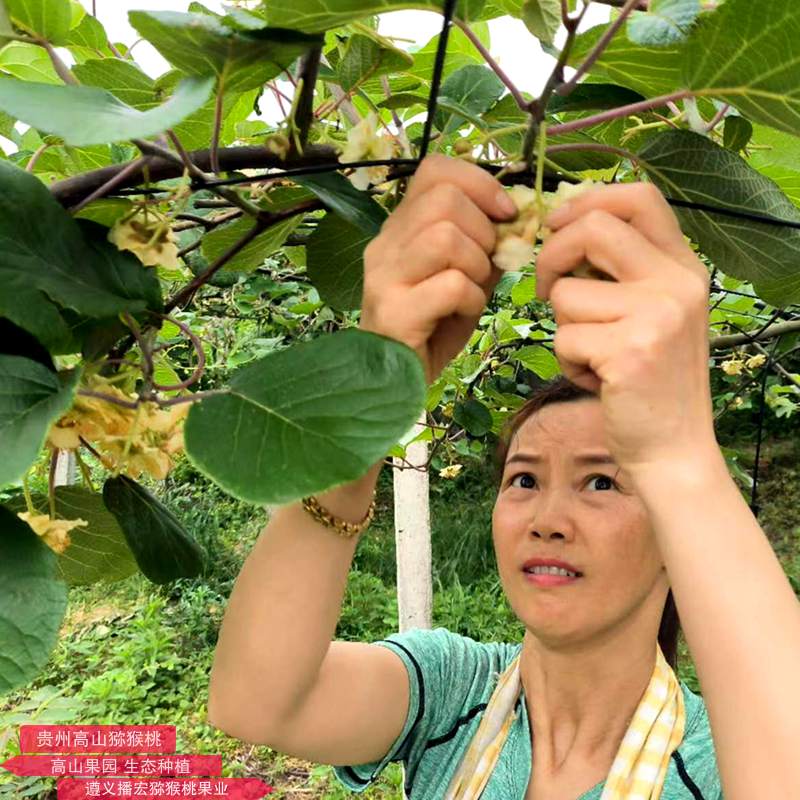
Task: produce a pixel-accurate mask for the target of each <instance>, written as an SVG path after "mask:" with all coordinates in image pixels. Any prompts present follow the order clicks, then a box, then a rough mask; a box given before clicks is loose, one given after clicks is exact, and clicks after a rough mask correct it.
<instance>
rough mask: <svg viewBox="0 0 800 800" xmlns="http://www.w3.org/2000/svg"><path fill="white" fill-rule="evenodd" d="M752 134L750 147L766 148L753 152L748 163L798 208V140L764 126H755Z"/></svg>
mask: <svg viewBox="0 0 800 800" xmlns="http://www.w3.org/2000/svg"><path fill="white" fill-rule="evenodd" d="M728 119H729V118H726V120H725V123H726V124H727V121H728ZM753 131H754V132H753V144H757V145H762V146H763V145H766V146H767V148H768V149H766V150H752V151H751V153H750V157H749V159H748V163H749V164H750V166H751V167H753V168H754V169H757V170H758V171H759V172H760V173H761V174H762V175H766V176H767V177H768V178H771V179H772V180H773V181H775V183H777V184H778V186H780V187H781V190H782V191H783V192H784V193H785V194H786V196H787V197H788V198H789V199H790V200H791V201H792V202H793V203H794V204H795V205H796V206H798V207H800V139H798V138H797V137H795V136H791V135H790V134H788V133H783V132H781V131H776V130H775V129H774V128H768V127H767V126H766V125H754V126H753Z"/></svg>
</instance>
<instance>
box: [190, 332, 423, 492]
mask: <svg viewBox="0 0 800 800" xmlns="http://www.w3.org/2000/svg"><path fill="white" fill-rule="evenodd" d="M424 403H425V375H424V371H423V367H422V362H421V361H420V359H419V358H418V356H417V355H416V353H415V352H414V351H413V350H412V349H411V348H409V347H407V346H406V345H404V344H402V343H400V342H397V341H395V340H393V339H390V338H387V337H384V336H379V335H377V334H372V333H368V332H366V331H361V330H356V329H352V328H351V329H348V330H342V331H339V332H337V333H334V334H330V335H327V336H323V337H321V338H318V339H315V340H313V341H309V342H302V343H300V344H296V345H294V346H293V347H291V348H288V349H286V350H281V351H279V352H276V353H273V354H271V355H269V356H267V357H265V358H262V359H260V360H259V361H256V362H254V363H253V364H250V365H249V366H247V367H244V368H243V369H241V370H239V371H238V372H237V373H236V374H235V375H234V377H233V379H232V380H231V382H230V390H229V393H228V394H226V395H220V396H216V397H209V398H207V399H205V400H202V401H201V402H199V403H196V404H194V405H192V409H191V411H190V412H189V416H188V418H187V420H186V427H185V431H184V433H185V439H186V453H187V455H188V456H189V459H190V460H191V461H192V463H193V464H194V465H195V466H196V467H197V468H198V469H199V470H200V471H201V472H203V473H205V474H206V475H208V476H209V477H210V478H212V479H213V480H214V481H216V482H217V483H218V484H219V485H220V486H222V487H223V488H224V489H225V490H226V491H228V492H230V493H231V494H233V495H235V496H236V497H239V498H241V499H243V500H248V501H250V502H253V503H268V504H282V503H286V502H289V501H292V500H296V499H298V498H299V497H301V496H303V495H306V494H308V493H313V492H319V491H322V490H324V489H328V488H330V487H332V486H337V485H340V484H343V483H349V482H351V481H353V480H356V479H357V478H359V477H361V476H362V475H363V474H364V473H365V472H366V471H367V470H368V469H369V467H370V466H371V465H372V464H374V463H375V462H376V461H378V460H379V459H381V458H383V457H384V456H385V455H386V453H387V451H388V449H389V448H390V447H391V446H392V445H393V444H395V443H396V442H397V440H398V439H399V438H400V437H401V436H402V435H403V434H404V433H405V432H406V431H408V429H409V428H410V427H411V426H412V425H413V423H414V420H415V419H416V418H417V416H418V415H419V412H420V410H421V409H422V408H423V406H424ZM223 441H224V442H225V446H224V447H220V442H223Z"/></svg>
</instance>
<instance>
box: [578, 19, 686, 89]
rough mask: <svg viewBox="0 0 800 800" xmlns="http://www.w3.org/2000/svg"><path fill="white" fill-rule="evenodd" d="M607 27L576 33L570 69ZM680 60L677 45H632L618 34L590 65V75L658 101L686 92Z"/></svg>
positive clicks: (586, 53) (595, 42) (581, 60)
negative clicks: (605, 79)
mask: <svg viewBox="0 0 800 800" xmlns="http://www.w3.org/2000/svg"><path fill="white" fill-rule="evenodd" d="M608 27H609V25H608V24H606V25H596V26H595V27H594V28H590V29H589V30H588V31H586V32H585V33H579V34H578V35H577V36H576V37H575V43H574V45H573V48H572V50H571V51H570V55H569V59H568V61H567V63H568V64H569V65H570V66H571V67H574V66H577V65H578V64H581V63H582V62H583V61H584V60H585V59H586V56H588V55H589V52H590V51H591V50H592V48H593V47H594V46H595V44H597V42H598V40H599V39H600V37H601V36H602V35H603V34H604V33H605V32H606V30H607V29H608ZM681 58H682V56H681V48H680V47H679V46H678V45H669V46H666V47H646V46H644V45H638V44H634V43H633V42H631V41H630V40H629V39H628V38H627V37H625V36H621V35H619V32H618V33H617V35H615V36H614V38H613V39H612V40H611V42H610V43H609V45H608V47H606V49H605V50H604V51H603V52H602V53H601V54H600V57H599V58H598V59H597V61H596V62H595V63H594V64H593V65H592V68H591V71H590V74H591V75H593V76H598V75H599V76H601V77H604V78H608V79H609V80H611V81H614V82H615V83H617V84H619V85H620V86H627V87H628V88H629V89H633V91H635V92H639V93H640V94H642V95H644V96H645V97H658V96H660V95H662V94H669V93H670V92H676V91H678V90H679V89H681V88H685V87H683V86H682V84H683V77H682V74H681Z"/></svg>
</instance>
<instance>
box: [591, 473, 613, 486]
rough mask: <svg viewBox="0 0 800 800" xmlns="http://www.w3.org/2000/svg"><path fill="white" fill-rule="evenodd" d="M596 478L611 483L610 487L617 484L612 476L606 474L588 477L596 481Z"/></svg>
mask: <svg viewBox="0 0 800 800" xmlns="http://www.w3.org/2000/svg"><path fill="white" fill-rule="evenodd" d="M597 480H603V481H608V482H609V483H610V484H611V487H610V488H612V487H613V488H616V486H617V483H616V481H615V480H614V479H613V478H610V477H609V476H608V475H592V477H591V478H589V481H597Z"/></svg>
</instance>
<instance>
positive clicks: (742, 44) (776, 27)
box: [682, 0, 800, 136]
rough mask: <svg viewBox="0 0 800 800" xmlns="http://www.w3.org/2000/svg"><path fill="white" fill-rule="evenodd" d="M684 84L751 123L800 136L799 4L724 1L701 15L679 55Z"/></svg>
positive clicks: (790, 1)
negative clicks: (718, 101)
mask: <svg viewBox="0 0 800 800" xmlns="http://www.w3.org/2000/svg"><path fill="white" fill-rule="evenodd" d="M682 62H683V81H684V83H685V84H686V87H687V88H689V89H692V90H694V91H695V92H696V93H697V94H700V95H713V96H714V97H718V98H719V99H720V100H724V101H725V102H726V103H730V104H731V105H733V106H735V107H736V108H738V109H739V111H741V112H742V114H744V115H745V116H747V117H748V118H749V119H751V120H752V121H755V122H763V123H764V124H765V125H770V126H772V127H773V128H777V129H778V130H783V131H786V132H787V133H793V134H795V135H798V136H800V4H798V3H797V2H796V0H771V2H770V3H769V4H768V6H763V5H762V4H760V3H752V2H750V0H727V2H725V3H724V4H723V5H722V6H720V7H719V8H718V9H717V10H716V11H714V12H713V13H712V14H704V15H703V16H701V17H700V19H699V20H698V22H697V25H696V26H695V28H694V30H693V31H692V34H691V36H690V37H689V39H688V41H687V42H686V45H685V48H684V50H683V53H682Z"/></svg>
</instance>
